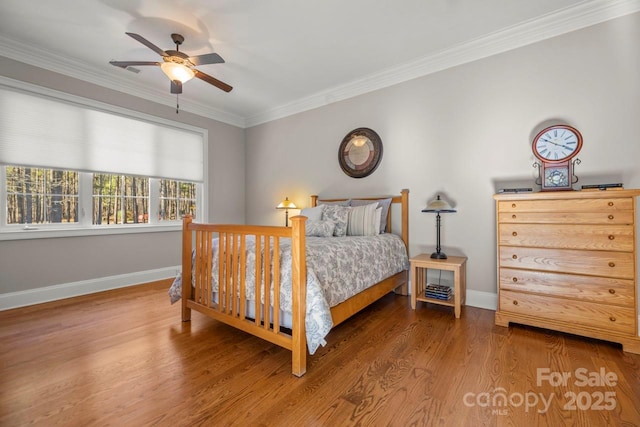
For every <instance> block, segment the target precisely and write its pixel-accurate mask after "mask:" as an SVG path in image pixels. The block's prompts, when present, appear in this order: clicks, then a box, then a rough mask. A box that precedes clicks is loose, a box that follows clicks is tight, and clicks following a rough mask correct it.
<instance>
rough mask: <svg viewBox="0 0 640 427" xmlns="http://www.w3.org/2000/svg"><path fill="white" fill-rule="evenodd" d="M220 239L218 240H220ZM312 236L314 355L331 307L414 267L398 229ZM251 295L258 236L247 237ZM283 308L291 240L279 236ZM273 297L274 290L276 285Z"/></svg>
mask: <svg viewBox="0 0 640 427" xmlns="http://www.w3.org/2000/svg"><path fill="white" fill-rule="evenodd" d="M216 240H217V239H216ZM306 240H307V248H306V249H307V301H306V319H305V326H306V335H307V347H308V349H309V353H310V354H313V353H315V351H316V350H317V349H318V347H319V346H320V345H325V344H326V341H325V337H326V335H327V334H328V333H329V331H330V330H331V327H332V326H333V321H332V319H331V311H330V307H333V306H335V305H338V304H340V303H341V302H343V301H345V300H347V299H349V298H350V297H352V296H353V295H356V294H357V293H359V292H361V291H363V290H364V289H366V288H368V287H370V286H372V285H374V284H376V283H378V282H380V281H381V280H384V279H386V278H387V277H390V276H392V275H394V274H396V273H399V272H401V271H403V270H407V269H408V268H409V260H408V257H407V252H406V248H405V246H404V242H403V241H402V239H400V237H398V236H397V235H395V234H388V233H385V234H381V235H378V236H347V237H328V238H327V237H311V236H308V237H307V238H306ZM217 246H218V245H217V244H214V246H213V247H214V253H213V271H215V272H217V270H218V264H217V263H218V255H217ZM246 251H247V253H246V258H247V259H246V284H245V286H246V295H247V299H248V300H251V301H254V300H255V292H254V284H255V257H256V254H255V241H254V240H253V239H251V238H249V237H247V242H246ZM280 262H281V268H280V283H281V289H280V309H281V310H282V311H283V312H285V313H288V314H291V307H292V292H291V283H292V280H291V240H290V239H281V240H280ZM217 276H218V275H217V274H213V278H212V290H213V292H214V293H217V290H218V277H217ZM181 288H182V281H181V278H180V277H177V278H176V280H174V282H173V285H172V286H171V289H170V290H169V295H170V296H171V302H172V303H173V302H176V301H178V300H179V299H180V296H181ZM271 292H272V294H271V299H270V300H271V301H273V289H272V290H271Z"/></svg>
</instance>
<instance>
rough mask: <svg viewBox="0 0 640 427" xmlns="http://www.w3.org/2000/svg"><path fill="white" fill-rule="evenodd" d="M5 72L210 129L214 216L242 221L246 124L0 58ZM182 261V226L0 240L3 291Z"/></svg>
mask: <svg viewBox="0 0 640 427" xmlns="http://www.w3.org/2000/svg"><path fill="white" fill-rule="evenodd" d="M0 74H1V75H3V76H5V77H8V78H12V79H16V80H22V81H25V82H28V83H32V84H36V85H39V86H44V87H47V88H51V89H55V90H59V91H63V92H67V93H70V94H74V95H78V96H82V97H85V98H90V99H95V100H98V101H100V102H105V103H108V104H112V105H117V106H120V107H124V108H128V109H131V110H136V111H141V112H144V113H147V114H151V115H154V116H157V117H162V118H166V119H169V120H173V121H179V122H183V123H187V124H190V125H194V126H198V127H201V128H204V129H207V130H208V131H209V147H208V154H209V158H208V162H209V183H208V185H209V187H208V193H209V221H214V220H215V221H216V222H227V223H244V220H245V217H244V212H245V205H244V188H245V181H244V175H245V174H244V129H240V128H237V127H234V126H230V125H227V124H224V123H221V122H218V121H215V120H211V119H207V118H204V117H200V116H197V115H194V114H190V113H187V112H186V111H181V112H180V114H179V115H176V113H175V109H174V108H171V107H167V106H164V105H159V104H156V103H153V102H149V101H145V100H142V99H140V98H136V97H133V96H130V95H127V94H124V93H121V92H117V91H113V90H109V89H105V88H102V87H100V86H96V85H93V84H90V83H86V82H83V81H80V80H76V79H73V78H70V77H66V76H63V75H60V74H57V73H53V72H50V71H47V70H43V69H40V68H37V67H33V66H30V65H26V64H24V63H20V62H16V61H13V60H11V59H8V58H4V57H0ZM179 264H180V232H158V233H139V234H119V235H108V236H87V237H66V238H49V239H32V240H9V241H0V294H2V293H7V292H15V291H23V290H28V289H34V288H40V287H44V286H50V285H58V284H66V283H72V282H78V281H84V280H90V279H98V278H103V277H111V276H118V275H122V274H128V273H135V272H141V271H147V270H155V269H161V268H165V267H170V266H175V265H179Z"/></svg>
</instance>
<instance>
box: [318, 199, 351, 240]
mask: <svg viewBox="0 0 640 427" xmlns="http://www.w3.org/2000/svg"><path fill="white" fill-rule="evenodd" d="M349 210H351V208H350V207H348V206H339V205H325V207H324V211H323V212H322V219H323V220H330V221H333V223H334V224H335V226H336V228H335V229H334V230H333V235H334V236H336V237H342V236H344V235H346V234H347V224H348V222H349Z"/></svg>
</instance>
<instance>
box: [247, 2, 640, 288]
mask: <svg viewBox="0 0 640 427" xmlns="http://www.w3.org/2000/svg"><path fill="white" fill-rule="evenodd" d="M639 118H640V14H638V13H636V14H634V15H630V16H626V17H623V18H619V19H616V20H613V21H609V22H606V23H603V24H600V25H597V26H593V27H590V28H586V29H583V30H580V31H576V32H573V33H569V34H566V35H563V36H560V37H556V38H553V39H549V40H547V41H543V42H539V43H536V44H533V45H529V46H526V47H523V48H520V49H517V50H513V51H510V52H506V53H503V54H500V55H497V56H493V57H490V58H486V59H483V60H479V61H476V62H473V63H469V64H465V65H462V66H458V67H456V68H452V69H448V70H445V71H442V72H439V73H436V74H432V75H429V76H425V77H423V78H419V79H415V80H412V81H409V82H406V83H403V84H398V85H396V86H393V87H389V88H386V89H382V90H379V91H376V92H373V93H369V94H366V95H362V96H358V97H356V98H352V99H349V100H345V101H342V102H339V103H335V104H331V105H328V106H325V107H322V108H318V109H315V110H311V111H308V112H304V113H300V114H297V115H295V116H290V117H287V118H283V119H280V120H277V121H272V122H269V123H266V124H263V125H259V126H255V127H253V128H250V129H248V130H247V135H246V144H247V148H246V150H247V151H246V200H247V203H246V207H247V210H246V218H247V221H248V222H249V223H262V224H274V225H279V224H281V223H282V221H283V218H282V215H283V213H282V212H279V211H276V210H275V209H273V207H274V206H275V205H276V204H277V203H278V202H279V201H280V200H281V199H282V198H284V196H288V197H289V199H291V200H292V201H294V202H295V203H296V204H298V206H300V207H305V206H308V205H309V198H308V196H309V195H310V194H320V195H322V196H342V195H368V194H375V195H378V194H380V195H382V194H398V193H399V191H400V190H401V189H402V188H409V189H410V191H411V193H410V207H411V211H410V217H409V221H410V253H411V255H417V254H418V253H421V252H429V253H430V252H432V251H433V250H434V246H435V240H436V237H435V218H434V216H433V215H432V214H423V213H421V212H420V211H421V209H423V207H424V206H425V205H426V203H427V201H428V200H430V199H432V198H433V197H434V196H435V195H436V194H438V193H441V194H443V195H446V196H447V197H448V199H449V200H450V201H451V202H452V203H453V205H454V206H455V207H456V208H457V209H458V212H457V213H452V214H445V215H443V220H442V221H443V227H442V241H443V250H444V251H445V252H446V253H447V254H450V255H465V256H467V257H469V261H468V270H467V274H468V288H470V289H472V290H476V291H484V292H496V255H495V213H494V209H495V204H494V201H493V198H492V196H493V194H494V193H495V191H496V190H497V188H500V187H502V186H505V185H507V186H508V185H512V184H513V183H516V184H518V185H527V186H534V182H533V180H534V174H535V170H534V169H533V168H532V164H533V162H534V160H535V158H534V156H533V154H532V151H531V140H532V138H533V136H535V134H536V133H537V131H539V130H541V129H542V128H543V127H545V126H546V125H548V124H549V123H551V122H554V121H557V122H563V123H568V124H571V125H573V126H575V127H577V128H578V129H579V130H580V131H581V132H582V134H583V137H584V146H583V148H582V151H581V152H580V154H579V155H578V157H579V158H580V159H581V161H582V163H581V164H580V165H578V166H577V167H576V174H577V175H578V176H579V178H580V181H579V183H578V185H580V184H584V183H597V182H603V181H604V182H618V181H620V182H623V183H624V184H625V187H626V188H639V187H640V165H639V159H640V143H639V140H638V135H640V120H639ZM357 127H370V128H372V129H374V130H375V131H376V132H378V134H379V135H380V136H381V138H382V141H383V145H384V156H383V159H382V162H381V164H380V166H379V167H378V169H377V170H376V171H375V172H374V173H373V175H371V176H369V177H367V178H363V179H353V178H349V177H347V176H346V175H345V174H344V173H343V172H342V170H341V169H340V167H339V165H338V161H337V151H338V146H339V144H340V142H341V140H342V138H343V137H344V136H345V135H346V134H347V133H348V132H349V131H351V130H352V129H355V128H357Z"/></svg>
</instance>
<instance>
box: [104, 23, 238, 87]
mask: <svg viewBox="0 0 640 427" xmlns="http://www.w3.org/2000/svg"><path fill="white" fill-rule="evenodd" d="M126 34H127V35H128V36H131V37H132V38H134V39H136V40H137V41H139V42H140V43H142V44H143V45H145V46H147V47H148V48H149V49H151V50H153V51H154V52H156V53H157V54H158V55H160V56H162V60H163V62H154V61H109V63H110V64H111V65H115V66H116V67H120V68H127V67H129V66H140V65H155V66H159V67H160V68H161V69H162V71H163V72H164V73H165V74H166V75H167V77H169V79H170V80H171V93H175V94H180V93H182V85H183V84H184V83H186V82H188V81H189V80H191V79H192V78H194V77H196V78H198V79H200V80H203V81H205V82H207V83H209V84H211V85H213V86H215V87H217V88H218V89H222V90H223V91H225V92H230V91H231V89H233V87H231V86H229V85H228V84H226V83H224V82H222V81H220V80H218V79H216V78H214V77H211V76H210V75H208V74H205V73H203V72H202V71H199V70H197V69H196V68H195V67H196V66H197V65H206V64H221V63H224V59H222V57H221V56H220V55H218V54H217V53H207V54H204V55H198V56H189V55H186V54H185V53H183V52H180V45H181V44H182V43H183V42H184V37H183V36H181V35H180V34H171V39H172V40H173V42H174V43H175V44H176V50H162V49H160V48H159V47H158V46H156V45H154V44H153V43H151V42H150V41H149V40H147V39H145V38H144V37H142V36H141V35H139V34H135V33H126Z"/></svg>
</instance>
